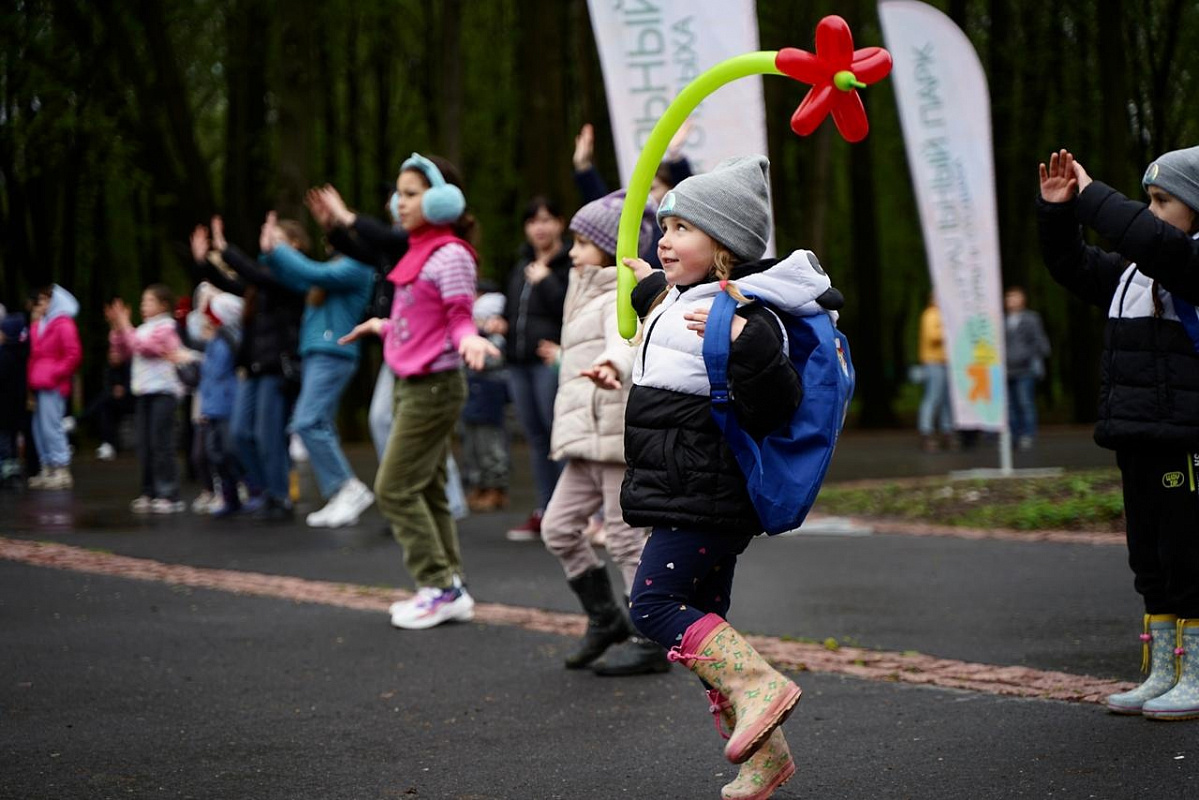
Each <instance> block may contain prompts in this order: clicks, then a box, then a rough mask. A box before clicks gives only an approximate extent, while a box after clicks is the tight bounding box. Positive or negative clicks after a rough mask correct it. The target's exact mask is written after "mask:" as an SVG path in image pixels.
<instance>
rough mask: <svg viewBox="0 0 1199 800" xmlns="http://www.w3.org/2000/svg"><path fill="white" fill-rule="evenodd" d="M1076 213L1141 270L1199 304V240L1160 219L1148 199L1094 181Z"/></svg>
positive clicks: (1080, 196) (1084, 191)
mask: <svg viewBox="0 0 1199 800" xmlns="http://www.w3.org/2000/svg"><path fill="white" fill-rule="evenodd" d="M1076 213H1077V215H1078V219H1079V221H1080V222H1082V223H1083V224H1084V225H1086V226H1087V227H1089V228H1091V229H1092V230H1094V231H1095V232H1097V233H1098V234H1099V235H1100V236H1102V237H1103V238H1104V239H1107V240H1108V241H1110V242H1111V243H1112V247H1113V249H1114V250H1115V251H1116V252H1117V253H1119V254H1120V255H1121V256H1123V257H1124V258H1126V259H1128V260H1129V261H1134V262H1136V265H1137V268H1138V269H1140V271H1141V272H1143V273H1145V274H1146V275H1148V276H1149V277H1150V278H1154V279H1156V280H1157V281H1159V282H1160V283H1161V285H1162V286H1163V287H1165V288H1166V289H1168V290H1170V291H1171V292H1174V293H1175V294H1178V295H1179V296H1180V297H1182V298H1183V299H1184V300H1186V301H1188V302H1190V303H1191V304H1199V242H1197V241H1195V240H1194V239H1192V238H1191V237H1190V235H1189V234H1187V233H1186V232H1185V231H1182V230H1180V229H1178V228H1176V227H1174V226H1173V225H1171V224H1170V223H1168V222H1165V221H1163V220H1160V219H1158V218H1157V217H1156V216H1154V215H1153V214H1152V213H1151V212H1150V211H1149V207H1148V206H1146V205H1145V204H1144V203H1141V202H1138V201H1136V200H1130V199H1128V198H1127V197H1125V196H1124V195H1122V194H1120V192H1118V191H1116V190H1115V189H1113V188H1112V187H1110V186H1108V185H1106V184H1104V183H1101V182H1099V181H1094V182H1093V183H1091V185H1090V186H1088V187H1087V188H1086V189H1084V190H1083V191H1082V192H1080V193H1079V195H1078V207H1077V211H1076Z"/></svg>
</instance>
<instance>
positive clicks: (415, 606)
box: [391, 586, 475, 631]
mask: <svg viewBox="0 0 1199 800" xmlns="http://www.w3.org/2000/svg"><path fill="white" fill-rule="evenodd" d="M474 618H475V601H474V599H473V598H471V596H470V595H469V594H468V593H467V591H466V589H464V588H461V587H458V586H455V587H453V588H451V589H436V588H433V587H431V586H426V587H424V588H422V589H421V590H419V591H418V592H417V593H416V597H414V598H412V599H411V600H408V601H406V602H400V603H392V605H391V624H392V626H394V627H396V628H403V629H405V630H410V631H419V630H424V629H426V628H432V627H435V626H437V625H440V624H441V623H443V622H449V621H450V620H455V621H458V622H469V621H470V620H472V619H474Z"/></svg>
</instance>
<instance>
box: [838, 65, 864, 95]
mask: <svg viewBox="0 0 1199 800" xmlns="http://www.w3.org/2000/svg"><path fill="white" fill-rule="evenodd" d="M833 85H834V86H836V87H837V88H838V89H840V90H841V91H843V92H848V91H849V90H850V89H865V88H866V84H864V83H862V82H861V81H859V80H858V76H857V75H854V74H853V73H852V72H850V71H849V70H847V69H845V70H841V71H840V72H838V73H837V74H836V75H834V76H833Z"/></svg>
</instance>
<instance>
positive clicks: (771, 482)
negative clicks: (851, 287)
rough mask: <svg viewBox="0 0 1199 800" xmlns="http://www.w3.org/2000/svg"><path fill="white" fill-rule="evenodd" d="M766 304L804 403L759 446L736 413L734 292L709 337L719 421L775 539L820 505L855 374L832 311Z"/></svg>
mask: <svg viewBox="0 0 1199 800" xmlns="http://www.w3.org/2000/svg"><path fill="white" fill-rule="evenodd" d="M759 302H761V301H759ZM763 305H766V307H767V308H770V310H771V311H773V312H774V313H775V314H776V315H777V316H778V318H779V319H780V320H781V321H782V322H783V325H784V327H785V328H786V330H787V342H788V350H789V353H788V355H789V357H790V358H791V363H792V365H793V366H794V367H795V371H796V373H798V375H799V379H800V384H801V385H802V387H803V399H802V400H801V401H800V403H799V407H798V408H796V409H795V414H794V415H792V417H791V420H790V422H788V423H787V424H786V425H784V426H781V427H779V428H778V429H777V430H775V431H773V432H772V433H770V434H768V435H767V436H765V437H764V438H763V439H762V440H761V441H756V440H755V439H754V438H753V437H752V436H750V435H749V434H748V433H746V432H745V431H744V430H742V429H741V425H740V424H738V422H737V417H736V415H735V414H734V413H733V410H732V409H731V408H729V385H728V364H729V344H730V342H729V332H730V329H731V326H732V323H733V314H734V313H735V312H736V310H737V301H736V300H734V299H733V298H732V297H731V296H730V295H729V294H728V293H727V292H721V293H720V294H718V295H717V296H716V299H715V300H713V302H712V309H711V311H710V312H709V315H708V321H707V324H706V328H705V332H704V365H705V366H706V367H707V371H708V382H709V383H710V384H711V385H712V417H713V418H714V419H715V420H716V424H717V425H719V426H720V429H721V430H722V431H723V432H724V439H725V441H726V442H727V443H728V445H729V449H731V450H732V451H733V455H734V456H735V457H736V459H737V464H738V465H739V466H740V467H741V472H742V473H743V474H744V475H745V483H746V487H747V488H748V489H749V497H750V500H752V501H753V505H754V509H755V510H756V511H757V512H758V518H759V519H760V521H761V523H762V528H763V529H764V530H765V531H766V533H768V534H771V535H774V534H776V533H784V532H786V531H790V530H794V529H795V528H798V527H799V526H800V525H801V524H803V521H804V518H805V517H807V515H808V511H810V510H811V508H812V504H813V503H815V502H816V495H817V493H818V492H819V491H820V484H821V483H822V482H823V481H824V476H825V473H827V472H828V465H829V461H830V460H831V459H832V457H833V449H834V448H835V447H836V445H837V437H838V435H839V434H840V433H841V426H842V425H844V424H845V414H846V412H847V411H848V409H849V400H850V398H851V397H852V396H853V387H854V369H853V362H852V361H851V360H850V358H849V340H848V339H846V338H845V335H844V334H842V333H841V332H840V331H838V330H837V329H836V327H834V325H833V321H832V319H831V318H830V317H829V315H828V314H815V315H813V316H810V317H796V316H792V315H791V314H787V313H785V312H782V311H779V310H778V309H775V308H773V307H771V306H770V305H769V304H767V303H763Z"/></svg>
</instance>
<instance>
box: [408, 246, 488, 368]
mask: <svg viewBox="0 0 1199 800" xmlns="http://www.w3.org/2000/svg"><path fill="white" fill-rule="evenodd" d="M421 274H422V276H423V277H425V278H427V279H428V280H429V281H431V282H432V283H433V284H434V285H435V286H436V287H437V291H438V293H439V294H440V295H441V301H442V302H443V303H444V304H445V319H446V332H447V333H448V334H449V336H450V341H452V342H453V343H454V348H455V349H457V348H458V347H459V346H460V345H461V344H462V340H463V339H465V338H466V337H467V336H474V335H476V334H477V333H478V332H479V331H478V328H476V327H475V322H474V318H473V316H472V313H471V312H472V311H473V309H474V303H475V260H474V258H472V257H471V254H470V253H469V252H468V251H467V249H466V248H465V247H461V246H460V245H455V244H447V245H446V246H445V247H442V248H440V249H438V250H437V252H435V253H434V254H433V255H432V256H430V257H429V260H428V261H427V262H426V263H425V268H424V269H423V270H422V271H421Z"/></svg>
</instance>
